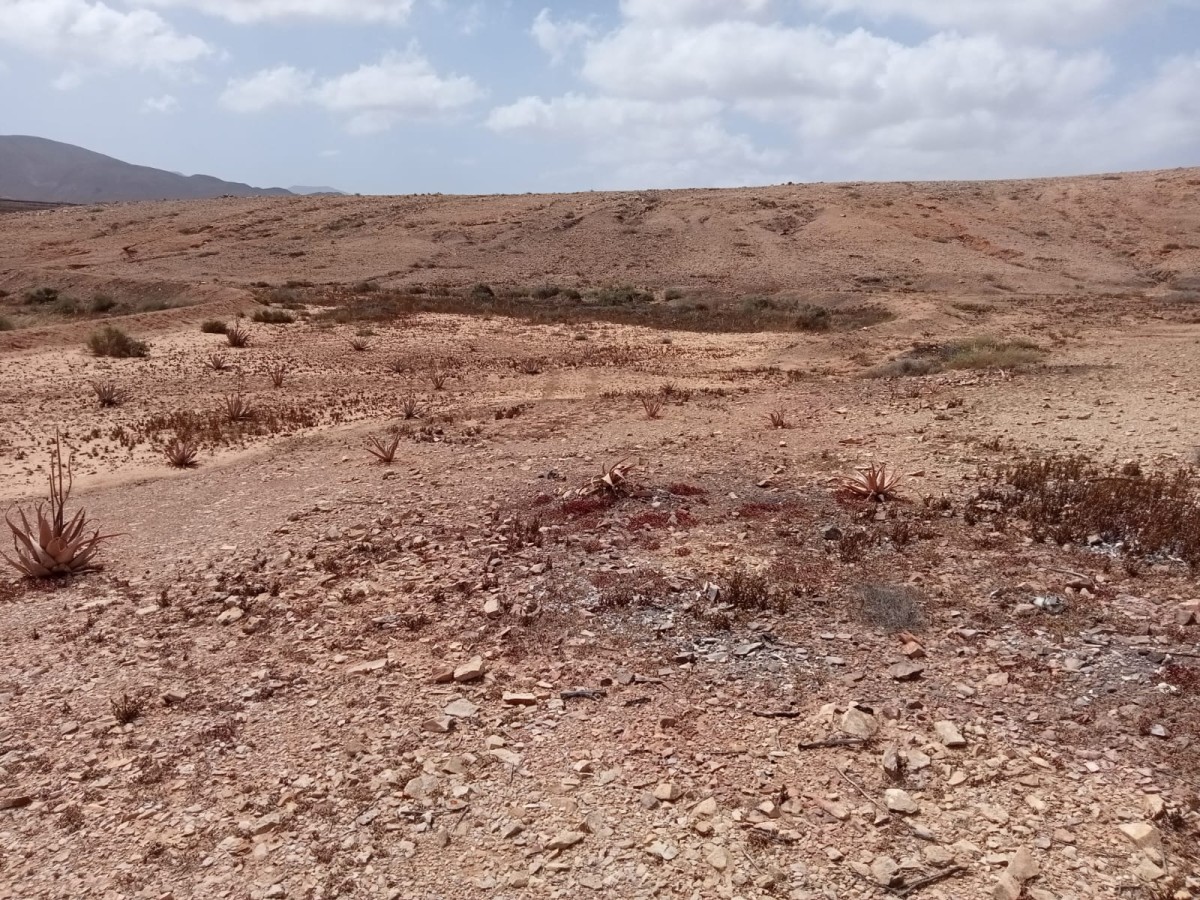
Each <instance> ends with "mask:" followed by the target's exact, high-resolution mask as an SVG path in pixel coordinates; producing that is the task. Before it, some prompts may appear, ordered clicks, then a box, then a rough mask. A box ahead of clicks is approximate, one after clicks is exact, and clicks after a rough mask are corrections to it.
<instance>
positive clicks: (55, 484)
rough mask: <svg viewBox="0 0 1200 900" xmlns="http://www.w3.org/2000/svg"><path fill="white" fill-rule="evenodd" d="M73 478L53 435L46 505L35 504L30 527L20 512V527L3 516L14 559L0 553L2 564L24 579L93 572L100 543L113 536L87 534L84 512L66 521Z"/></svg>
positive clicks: (96, 531)
mask: <svg viewBox="0 0 1200 900" xmlns="http://www.w3.org/2000/svg"><path fill="white" fill-rule="evenodd" d="M73 482H74V478H73V477H72V473H71V457H70V456H68V457H67V462H66V464H64V463H63V459H62V437H61V435H59V433H58V432H55V434H54V450H53V452H52V454H51V456H50V505H49V510H48V511H47V509H46V507H45V506H43V505H42V504H38V507H37V512H36V515H37V521H36V524H32V523H30V521H29V519H28V518H26V516H25V512H24V510H20V509H19V510H17V515H19V516H20V517H21V521H20V524H18V523H17V522H14V521H13V520H12V519H11V518H9V517H8V516H7V515H6V516H5V517H4V521H5V522H6V523H7V524H8V527H9V530H10V531H12V539H13V552H14V553H15V554H16V556H15V558H14V557H11V556H9V555H8V554H7V553H0V556H3V557H4V560H5V561H6V562H7V563H8V564H9V565H10V566H12V567H13V568H14V569H16V570H17V571H18V572H20V573H21V574H22V575H24V576H26V577H27V578H61V577H63V576H65V575H76V574H79V573H80V572H86V571H88V570H90V569H94V568H96V565H95V564H94V563H93V562H92V557H94V556H95V555H96V551H97V550H99V549H100V543H101V542H102V541H106V540H108V539H109V538H113V537H116V535H113V534H101V533H100V529H98V528H97V529H96V530H94V531H93V532H92V533H91V534H90V535H89V534H88V533H87V531H88V529H89V528H90V527H91V523H90V522H89V521H88V518H87V512H86V511H85V510H83V509H80V510H79V511H78V512H76V513H75V515H74V516H73V517H72V518H71V519H70V521H68V520H67V517H66V507H67V500H68V499H69V498H70V496H71V485H72V483H73Z"/></svg>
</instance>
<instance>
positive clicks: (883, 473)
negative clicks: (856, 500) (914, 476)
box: [842, 463, 900, 503]
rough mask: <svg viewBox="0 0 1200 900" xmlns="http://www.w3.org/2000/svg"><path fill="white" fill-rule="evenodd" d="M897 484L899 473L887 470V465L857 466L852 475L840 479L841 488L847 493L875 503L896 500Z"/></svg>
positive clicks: (897, 494)
mask: <svg viewBox="0 0 1200 900" xmlns="http://www.w3.org/2000/svg"><path fill="white" fill-rule="evenodd" d="M899 483H900V473H899V472H896V471H894V470H890V469H888V467H887V463H878V464H877V463H871V464H870V465H869V466H859V468H858V470H857V471H856V472H855V473H854V474H853V475H851V476H850V477H848V478H843V479H842V487H843V488H845V489H846V490H847V491H849V492H850V493H852V494H854V495H855V496H857V497H862V498H863V499H864V500H872V501H874V502H876V503H882V502H883V501H885V500H894V499H896V498H897V497H898V496H899V493H898V492H897V491H896V486H897V485H898V484H899Z"/></svg>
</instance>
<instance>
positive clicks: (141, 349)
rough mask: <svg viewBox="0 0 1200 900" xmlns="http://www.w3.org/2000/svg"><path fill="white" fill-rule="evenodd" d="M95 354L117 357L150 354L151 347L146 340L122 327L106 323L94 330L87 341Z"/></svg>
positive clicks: (123, 357)
mask: <svg viewBox="0 0 1200 900" xmlns="http://www.w3.org/2000/svg"><path fill="white" fill-rule="evenodd" d="M87 346H88V349H89V350H91V351H92V354H93V355H94V356H111V357H114V358H116V359H129V358H131V357H143V356H148V355H149V353H150V347H149V345H147V344H146V343H145V342H144V341H139V340H137V339H135V338H132V337H130V336H129V335H128V334H126V333H125V332H124V331H122V330H121V329H120V328H115V327H114V326H112V325H106V326H105V327H103V328H101V329H99V330H98V331H93V332H92V334H91V336H90V337H88V341H87Z"/></svg>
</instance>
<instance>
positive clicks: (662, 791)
mask: <svg viewBox="0 0 1200 900" xmlns="http://www.w3.org/2000/svg"><path fill="white" fill-rule="evenodd" d="M682 796H683V791H681V790H680V789H679V788H678V787H676V786H675V785H674V784H671V783H670V782H664V783H663V784H660V785H659V786H658V787H656V788H655V789H654V799H655V800H658V801H660V802H664V803H674V802H675V801H676V800H678V799H679V798H680V797H682Z"/></svg>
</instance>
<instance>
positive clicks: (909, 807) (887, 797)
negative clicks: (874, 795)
mask: <svg viewBox="0 0 1200 900" xmlns="http://www.w3.org/2000/svg"><path fill="white" fill-rule="evenodd" d="M883 802H884V805H885V806H886V807H887V808H888V809H890V810H891V811H892V812H899V813H908V814H910V815H912V814H915V813H919V812H920V811H921V804H919V803H917V801H916V800H914V799H913V798H912V797H911V796H910V795H909V793H908V791H902V790H900V788H888V789H887V790H886V791H884V792H883Z"/></svg>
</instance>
